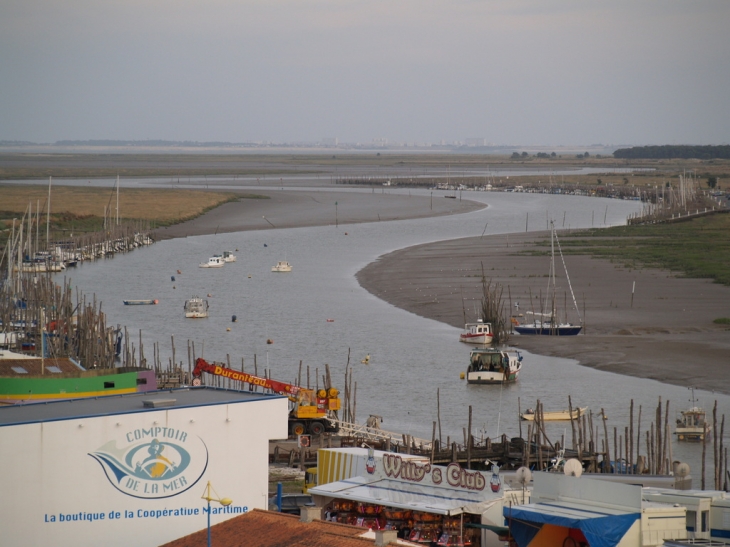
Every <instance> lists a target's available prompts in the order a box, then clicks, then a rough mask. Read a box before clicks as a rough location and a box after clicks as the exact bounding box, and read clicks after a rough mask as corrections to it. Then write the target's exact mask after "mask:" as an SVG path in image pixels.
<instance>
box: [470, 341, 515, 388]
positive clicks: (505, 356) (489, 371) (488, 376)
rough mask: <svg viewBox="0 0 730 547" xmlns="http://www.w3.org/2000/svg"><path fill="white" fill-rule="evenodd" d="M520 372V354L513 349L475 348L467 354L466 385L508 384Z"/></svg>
mask: <svg viewBox="0 0 730 547" xmlns="http://www.w3.org/2000/svg"><path fill="white" fill-rule="evenodd" d="M521 370H522V354H521V353H520V352H519V351H517V350H514V349H500V348H475V349H473V350H471V352H470V354H469V367H468V368H467V370H466V382H467V383H468V384H508V383H512V382H514V381H516V380H517V377H518V376H519V375H520V371H521Z"/></svg>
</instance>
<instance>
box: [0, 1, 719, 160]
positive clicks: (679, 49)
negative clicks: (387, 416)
mask: <svg viewBox="0 0 730 547" xmlns="http://www.w3.org/2000/svg"><path fill="white" fill-rule="evenodd" d="M728 23H730V1H728V0H692V1H690V0H639V1H637V0H628V1H626V0H609V1H605V0H205V1H203V0H104V1H100V0H63V1H61V0H2V2H0V140H20V141H31V142H38V143H46V142H55V141H58V140H67V139H70V140H89V139H92V140H93V139H119V140H147V139H162V140H178V141H182V140H190V141H199V142H205V141H226V142H272V143H295V142H311V143H316V142H319V141H321V140H323V139H325V138H337V139H338V140H339V142H341V143H343V142H347V143H363V144H369V143H371V142H373V139H387V140H388V142H390V143H395V142H400V143H412V144H419V143H424V144H425V143H430V144H438V143H440V142H442V141H444V142H446V143H452V142H456V141H465V140H466V139H468V138H480V139H485V140H486V141H487V142H489V143H492V144H495V145H519V144H521V145H545V146H560V145H565V146H569V145H580V144H584V145H590V144H599V143H600V144H608V145H610V144H634V145H641V144H728V143H730V30H728V28H729V27H728Z"/></svg>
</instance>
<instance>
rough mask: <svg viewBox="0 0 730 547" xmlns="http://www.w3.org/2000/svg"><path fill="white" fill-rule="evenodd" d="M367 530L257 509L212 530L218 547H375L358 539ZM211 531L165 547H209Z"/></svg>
mask: <svg viewBox="0 0 730 547" xmlns="http://www.w3.org/2000/svg"><path fill="white" fill-rule="evenodd" d="M365 532H367V530H366V529H365V528H362V527H359V526H351V525H349V524H340V523H337V522H329V521H323V520H314V521H312V522H302V521H301V520H300V519H299V517H298V516H296V515H287V514H284V513H277V512H273V511H264V510H262V509H254V510H253V511H250V512H248V513H245V514H243V515H239V516H237V517H233V518H232V519H229V520H227V521H225V522H221V523H219V524H216V525H214V526H211V527H210V534H211V543H213V544H214V545H216V547H244V546H245V547H372V545H374V543H375V542H374V541H373V540H372V539H365V538H360V537H357V536H359V535H360V534H363V533H365ZM207 534H208V529H207V528H203V529H202V530H200V531H198V532H195V533H193V534H190V535H189V536H185V537H182V538H180V539H176V540H174V541H171V542H169V543H165V544H164V545H163V546H161V547H200V546H201V545H206V542H207Z"/></svg>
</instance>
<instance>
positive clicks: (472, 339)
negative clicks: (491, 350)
mask: <svg viewBox="0 0 730 547" xmlns="http://www.w3.org/2000/svg"><path fill="white" fill-rule="evenodd" d="M493 336H494V333H493V331H492V324H491V323H485V322H484V321H482V320H481V319H478V320H477V322H476V323H467V324H466V325H464V332H462V333H461V334H460V335H459V342H464V343H466V344H485V345H486V344H491V343H492V338H493Z"/></svg>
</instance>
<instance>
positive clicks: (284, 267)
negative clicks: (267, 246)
mask: <svg viewBox="0 0 730 547" xmlns="http://www.w3.org/2000/svg"><path fill="white" fill-rule="evenodd" d="M271 271H272V272H290V271H291V264H289V263H288V262H287V261H286V260H280V261H279V262H277V263H276V266H274V267H273V268H271Z"/></svg>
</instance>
